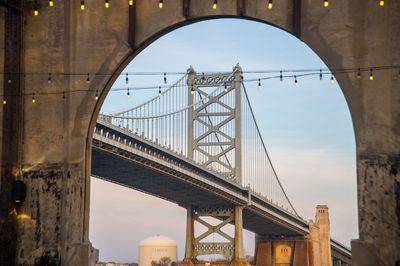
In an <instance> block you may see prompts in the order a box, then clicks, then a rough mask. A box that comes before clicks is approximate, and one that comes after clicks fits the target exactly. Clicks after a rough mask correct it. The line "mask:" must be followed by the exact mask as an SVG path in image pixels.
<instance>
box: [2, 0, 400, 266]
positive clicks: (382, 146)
mask: <svg viewBox="0 0 400 266" xmlns="http://www.w3.org/2000/svg"><path fill="white" fill-rule="evenodd" d="M135 2H136V7H134V8H132V7H131V8H129V7H128V5H127V2H125V1H118V2H117V1H116V2H112V3H111V5H112V6H111V8H110V9H109V10H105V9H104V3H103V2H102V1H90V2H89V3H88V4H87V5H88V7H87V8H86V10H85V11H82V12H81V11H79V3H80V1H79V0H71V1H64V2H63V3H62V6H60V7H57V6H56V8H49V7H47V6H44V5H43V6H40V8H39V9H40V10H39V12H40V16H39V17H34V16H33V14H32V12H31V11H32V10H33V3H28V4H27V5H26V6H24V12H23V16H24V19H25V27H24V29H23V46H22V47H23V62H22V65H23V66H24V67H23V69H24V70H25V71H26V72H39V73H48V72H50V71H52V72H69V73H82V75H75V76H74V75H70V76H67V77H59V78H56V79H55V80H54V82H53V83H52V84H47V77H46V78H43V76H40V75H37V76H27V77H25V79H24V82H23V83H24V84H25V87H24V88H25V89H24V92H25V93H26V94H28V93H33V92H36V93H37V95H40V93H49V92H54V91H58V92H59V93H61V92H62V91H66V92H70V91H73V90H77V89H80V90H81V91H80V92H79V93H78V92H76V93H75V92H74V93H67V97H66V99H65V100H62V99H61V97H60V94H47V95H43V96H41V97H40V98H39V99H38V104H37V105H36V106H33V105H31V104H29V101H30V98H29V97H28V98H27V97H22V96H20V98H17V99H19V101H20V102H22V105H23V107H22V110H23V120H22V122H21V123H22V125H23V127H22V129H20V130H21V132H20V133H21V134H18V136H16V135H15V132H14V131H13V129H12V128H11V126H10V128H9V129H8V127H9V126H8V124H5V123H4V122H3V125H2V126H3V137H4V139H7V136H9V137H10V138H13V139H16V141H17V142H18V143H19V142H21V143H23V145H22V146H21V150H22V154H23V156H22V158H21V159H20V160H19V162H18V164H19V165H21V168H22V170H23V174H22V179H23V180H24V182H25V183H26V184H27V188H28V195H27V199H26V203H24V204H22V205H21V207H20V208H19V210H18V211H19V212H20V213H27V214H29V215H30V217H31V218H32V219H33V220H34V221H35V223H32V224H31V225H27V224H26V222H25V221H20V220H18V219H17V218H15V221H17V223H16V224H17V229H16V230H17V233H18V237H17V238H16V243H17V246H18V247H17V250H16V256H15V257H16V261H17V264H24V263H25V264H27V265H33V264H34V263H35V261H39V262H40V261H48V260H51V261H53V260H54V261H55V262H57V263H59V264H62V265H85V264H87V261H88V254H89V253H90V244H89V240H88V230H87V229H88V209H89V208H88V207H89V194H90V184H89V178H90V145H91V143H90V141H91V134H92V128H93V125H94V122H95V119H96V117H97V114H98V112H99V110H100V107H101V104H102V101H103V100H104V98H105V96H106V94H107V91H108V90H109V88H110V87H111V85H112V83H113V81H114V80H115V79H116V77H117V76H116V74H115V73H119V72H121V71H122V69H123V68H124V67H125V66H126V65H127V63H128V62H129V61H130V60H131V59H132V58H133V57H134V56H135V55H136V54H137V53H138V52H139V51H141V50H142V49H144V48H145V47H146V46H147V45H148V44H149V43H151V42H152V41H154V40H155V39H156V38H157V37H159V36H161V35H163V34H165V33H166V32H168V31H171V30H173V29H174V28H176V27H179V26H182V25H185V24H189V23H193V22H195V21H199V20H204V19H210V18H218V17H237V18H246V19H252V20H257V21H261V22H264V23H268V24H272V25H274V26H276V27H279V28H281V29H283V30H286V31H288V32H291V33H293V32H297V33H300V39H301V40H302V41H304V42H305V43H306V44H307V45H309V47H311V48H312V49H313V50H314V51H315V52H316V53H317V54H318V55H319V56H320V57H321V58H322V59H323V61H324V62H325V63H326V64H327V65H328V67H330V68H331V69H335V68H358V67H369V66H372V65H374V66H379V65H400V52H399V51H398V43H399V42H400V34H399V33H400V30H399V29H400V28H399V27H398V25H400V2H396V1H392V2H390V3H388V4H387V5H386V6H385V8H384V9H383V8H380V7H379V6H378V5H377V3H376V1H375V0H368V1H365V0H354V1H346V0H340V1H334V3H332V4H331V5H330V7H329V8H323V7H322V4H320V5H319V4H316V3H315V1H314V0H301V1H300V0H282V1H279V2H278V1H277V2H276V3H274V4H275V6H274V9H273V10H272V11H266V9H265V2H264V1H257V0H250V1H245V0H221V1H220V4H219V8H218V9H217V10H212V9H211V4H212V1H208V0H201V1H200V0H199V1H197V0H196V1H187V0H168V1H165V8H164V9H162V10H159V9H158V8H157V1H140V0H139V1H135ZM135 9H136V11H135ZM0 18H1V23H2V25H3V23H4V21H7V19H6V16H5V15H4V13H2V14H0ZM6 34H8V33H6ZM1 38H4V36H1ZM1 43H3V42H1ZM3 57H7V54H6V55H5V56H3V55H1V59H2V60H1V61H3ZM43 59H45V60H43ZM87 72H90V73H97V74H96V75H95V76H94V77H93V78H92V79H91V82H90V84H87V83H86V75H85V74H84V73H87ZM105 73H106V74H105ZM109 73H114V74H112V75H109ZM46 75H47V74H46ZM337 80H338V82H339V83H340V85H341V88H342V89H343V93H344V95H345V97H346V100H347V102H348V106H349V109H350V112H351V115H352V119H353V124H354V129H355V134H356V143H357V168H358V198H359V229H360V240H359V241H358V242H354V245H353V248H354V249H353V251H354V256H355V262H356V263H358V264H355V265H369V264H365V263H364V264H363V261H362V260H363V259H365V258H367V259H366V260H367V261H368V263H371V262H372V264H371V265H380V264H382V265H394V263H395V262H396V261H397V260H400V253H399V252H400V251H399V249H398V247H399V246H400V225H399V221H400V214H399V208H400V207H399V204H398V202H400V198H399V197H400V196H399V195H400V193H399V192H398V191H399V190H400V188H399V187H400V154H399V150H400V128H399V122H398V121H399V119H400V105H399V104H398V99H399V97H400V92H399V90H398V84H399V83H400V77H399V76H398V74H397V72H395V71H384V72H380V73H379V78H377V79H376V80H379V83H377V82H376V83H371V82H370V81H368V80H367V79H361V80H358V79H356V77H355V76H354V75H351V74H343V75H340V76H337ZM82 88H83V89H82ZM2 89H3V91H4V92H7V90H8V87H7V86H3V87H2ZM96 91H97V92H98V93H100V95H101V99H100V100H99V101H97V102H96V101H94V100H93V98H94V93H95V92H96ZM16 97H17V96H16ZM41 102H44V103H46V104H39V103H41ZM5 114H6V116H7V117H8V118H7V119H8V120H7V119H6V118H3V121H10V119H11V120H12V119H13V118H15V119H17V120H18V121H21V119H22V118H21V117H19V116H17V115H18V114H9V113H5ZM3 146H4V145H3ZM4 147H5V146H4ZM10 152H14V153H15V151H7V150H4V148H2V154H3V158H7V156H8V155H9V154H10ZM2 167H3V169H4V171H6V172H7V171H8V172H11V171H10V169H9V166H5V165H4V164H2ZM10 176H11V175H10ZM2 189H3V188H2ZM38 191H41V193H38ZM1 192H2V193H3V192H4V191H1ZM28 202H29V203H28ZM38 213H39V214H40V215H38ZM371 250H372V251H371ZM359 254H369V256H370V257H369V258H368V257H367V256H366V255H359ZM6 264H9V263H8V262H7V263H6Z"/></svg>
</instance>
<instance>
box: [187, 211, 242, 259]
mask: <svg viewBox="0 0 400 266" xmlns="http://www.w3.org/2000/svg"><path fill="white" fill-rule="evenodd" d="M206 216H208V217H213V218H217V219H220V220H221V222H220V223H219V224H217V225H211V224H209V223H208V222H206V221H205V220H203V218H202V217H206ZM195 222H198V223H199V224H201V225H203V226H205V227H206V228H207V231H206V232H204V233H203V234H200V235H196V234H195ZM230 223H234V225H235V232H234V237H231V236H229V235H228V234H226V233H225V232H224V231H222V230H221V229H222V228H223V227H224V226H225V225H228V224H230ZM213 233H215V234H217V235H219V236H220V237H223V238H224V239H225V240H226V242H204V241H203V240H204V239H205V238H206V237H208V236H210V235H211V234H213ZM212 254H219V255H223V256H225V257H227V258H229V257H230V258H232V260H231V261H225V262H218V265H221V266H225V265H226V266H228V265H229V266H248V265H249V263H248V262H247V261H246V260H245V256H244V247H243V207H242V206H236V207H234V208H226V207H222V208H220V207H212V208H207V209H202V208H200V209H199V208H191V207H188V208H187V225H186V251H185V259H184V261H183V263H182V264H181V265H183V266H191V265H195V266H203V265H207V264H206V263H207V262H205V261H199V260H198V259H197V256H201V255H212Z"/></svg>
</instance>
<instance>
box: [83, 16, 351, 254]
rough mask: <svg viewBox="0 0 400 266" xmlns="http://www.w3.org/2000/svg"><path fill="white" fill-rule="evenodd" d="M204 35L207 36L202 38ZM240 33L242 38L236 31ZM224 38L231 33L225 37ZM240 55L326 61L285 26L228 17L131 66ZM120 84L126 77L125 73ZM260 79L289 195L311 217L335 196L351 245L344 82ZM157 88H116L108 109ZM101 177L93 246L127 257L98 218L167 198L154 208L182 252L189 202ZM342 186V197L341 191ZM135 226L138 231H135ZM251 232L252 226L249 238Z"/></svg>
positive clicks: (267, 128)
mask: <svg viewBox="0 0 400 266" xmlns="http://www.w3.org/2000/svg"><path fill="white" fill-rule="evenodd" d="M221 32H222V33H221ZM238 33H240V34H238ZM205 35H206V36H207V39H204V38H202V37H203V36H205ZM221 35H222V36H221ZM238 35H240V37H241V38H236V37H237V36H238ZM222 37H223V38H222ZM221 39H223V40H224V41H223V43H222V44H221V42H220V41H221ZM226 43H229V47H226V46H225V44H226ZM285 47H286V49H285ZM166 51H168V54H166ZM177 58H178V59H179V60H177ZM216 58H218V60H216ZM215 62H217V63H219V64H215ZM237 62H239V63H240V65H241V66H242V68H243V70H247V69H251V70H254V69H286V68H317V69H318V68H325V67H326V66H325V64H324V63H323V62H322V61H321V59H319V58H318V56H317V55H315V54H314V53H313V52H312V51H311V49H309V48H308V47H307V46H305V45H304V44H303V43H301V41H299V40H298V39H296V38H294V37H293V36H291V35H290V34H288V33H286V32H283V31H281V30H279V29H276V28H273V27H271V26H265V24H261V23H257V22H252V21H241V20H240V21H239V20H232V19H224V20H213V21H205V22H200V23H196V24H193V25H190V26H187V27H184V28H181V29H178V30H176V31H174V32H172V33H169V34H167V35H165V36H164V37H162V38H160V39H159V40H157V41H156V42H155V43H153V44H151V45H150V46H149V47H148V48H147V49H145V50H144V51H143V52H142V53H141V54H139V55H138V56H137V57H136V58H135V59H134V60H133V61H132V62H131V63H130V64H129V65H128V67H127V70H129V71H159V72H164V71H171V70H174V71H179V72H182V71H184V70H186V69H187V68H188V66H189V65H193V66H194V68H195V69H199V72H202V70H204V69H205V70H216V71H229V70H230V69H231V68H232V66H233V65H235V64H236V63H237ZM277 62H279V64H278V63H277ZM251 77H254V75H246V77H245V78H251ZM168 78H169V79H173V77H168ZM131 79H132V80H133V82H132V81H131V80H130V82H132V83H133V84H135V86H144V85H158V84H160V85H161V83H162V77H161V76H160V77H150V78H149V77H136V76H135V77H133V78H131ZM154 79H157V80H154ZM157 83H158V84H157ZM115 86H116V87H121V86H126V85H124V80H123V79H122V78H121V79H119V80H117V82H116V83H115ZM256 87H257V84H256V83H253V84H246V88H247V89H248V92H249V97H250V101H251V102H252V104H253V108H254V110H255V115H256V118H257V121H258V123H259V124H260V130H261V132H262V136H263V137H264V140H265V142H266V145H267V149H268V152H269V154H270V156H271V159H272V162H273V164H274V167H275V169H276V170H277V172H278V176H279V177H280V180H281V182H282V183H283V187H284V188H285V190H286V191H287V192H288V194H289V198H290V199H291V200H292V201H293V202H294V206H295V207H296V209H297V210H298V212H299V213H300V214H302V216H303V217H305V218H306V219H310V218H313V217H314V208H315V205H317V204H328V205H329V207H330V214H331V235H332V237H333V238H337V239H338V240H340V241H341V242H345V243H344V244H346V245H348V246H349V240H350V239H351V238H356V237H357V213H356V172H355V143H354V132H353V128H352V124H351V117H350V114H349V110H348V107H347V104H346V102H345V99H344V97H343V94H342V92H341V90H340V88H339V86H338V85H337V83H335V84H334V85H332V84H331V83H330V81H329V76H325V77H324V80H323V81H322V82H321V81H319V79H318V78H316V77H313V78H307V79H306V78H304V79H299V86H298V87H295V86H294V84H293V81H292V80H290V81H287V80H285V81H284V82H280V81H279V80H270V81H268V82H263V89H262V90H258V89H257V88H256ZM155 94H156V91H140V92H134V95H133V99H127V98H126V96H125V92H111V93H110V94H109V96H108V97H107V99H106V101H105V103H104V105H103V109H102V111H104V112H115V111H117V110H121V109H124V108H126V107H128V106H133V105H136V104H138V103H140V102H142V101H143V100H144V99H146V98H149V97H151V96H153V95H155ZM282 99H285V101H282ZM278 118H279V119H278ZM328 121H332V122H331V123H329V122H328ZM320 173H321V174H320ZM320 175H324V176H322V177H321V176H320ZM338 176H339V177H338ZM101 182H103V181H93V182H92V193H91V195H92V198H91V200H92V201H91V202H92V204H91V217H90V218H91V221H90V222H91V227H90V228H91V229H90V236H91V241H92V243H93V244H94V246H96V247H100V248H101V249H100V257H101V258H103V256H104V258H108V257H110V258H114V259H113V260H117V261H118V260H119V259H123V258H128V255H127V254H128V252H127V251H125V252H123V253H122V254H119V253H118V252H117V251H116V250H115V249H114V248H115V247H114V246H115V245H110V244H105V243H103V242H102V241H101V240H100V239H101V236H102V234H103V237H104V236H107V237H110V236H111V235H110V232H105V231H104V230H105V229H104V226H105V225H103V224H101V223H99V220H100V219H101V217H102V215H104V216H106V214H108V213H110V212H111V211H110V210H111V209H113V206H114V208H115V206H120V205H121V202H130V206H134V205H135V204H134V203H132V202H131V201H130V200H129V199H136V200H138V201H142V203H143V202H145V203H147V204H150V205H151V206H153V205H161V206H160V207H159V208H156V207H154V211H159V212H161V213H163V214H164V215H165V216H163V218H164V219H167V221H168V224H170V225H171V227H169V229H170V231H171V232H173V234H176V239H177V240H178V242H179V257H180V258H182V250H183V249H182V247H183V245H182V236H179V235H184V233H185V218H186V212H185V210H183V209H179V208H177V207H175V206H172V205H170V204H167V203H165V204H164V203H162V202H161V201H158V200H155V199H153V198H150V197H149V196H144V195H142V194H140V193H139V192H135V191H133V190H130V191H125V189H126V188H119V187H116V186H115V185H112V184H111V183H107V184H106V185H105V186H103V185H104V184H102V183H101ZM110 191H113V192H114V193H111V194H110V195H109V197H110V198H112V201H111V202H110V201H107V202H104V201H102V200H101V199H100V198H99V197H98V194H99V193H106V192H110ZM125 193H127V194H126V195H125ZM339 193H341V195H340V197H339V196H338V195H337V194H339ZM115 194H117V197H116V198H115ZM128 195H129V196H128ZM304 195H307V196H306V197H305V196H304ZM118 197H122V198H123V199H124V201H123V200H122V199H120V198H118ZM124 197H126V198H124ZM113 201H114V203H113ZM318 201H321V202H318ZM139 203H140V202H138V203H137V206H135V212H139V213H141V215H144V216H145V215H148V219H155V218H154V217H157V216H154V213H150V212H149V210H148V209H143V205H142V204H139ZM112 204H114V205H112ZM116 204H117V205H116ZM100 205H101V206H100ZM126 207H127V206H125V208H126ZM167 210H168V211H170V212H171V213H172V214H174V215H176V217H175V218H176V219H171V217H169V215H167V214H165V213H166V211H167ZM113 211H116V210H113ZM182 213H183V217H184V218H182ZM120 215H121V214H120ZM131 215H133V216H134V213H129V214H126V219H127V220H128V221H130V223H129V224H130V225H132V224H135V222H138V219H133V220H132V219H130V218H131ZM106 217H107V216H106ZM172 218H173V217H172ZM182 220H183V221H182ZM152 222H154V221H152ZM182 224H183V227H182ZM150 225H153V226H158V227H160V224H159V223H150V224H149V223H148V222H141V223H137V224H136V225H135V226H137V228H136V231H140V232H139V233H138V232H136V235H137V237H136V236H134V237H133V238H134V239H137V238H138V237H139V235H141V234H143V233H145V232H146V233H148V235H147V236H150V235H153V234H151V231H150V230H151V227H150ZM173 225H175V226H176V228H174V226H173ZM178 225H179V226H178ZM124 226H125V227H123V228H125V230H126V228H127V227H129V225H128V224H125V225H124ZM172 229H173V230H172ZM100 231H103V232H100ZM129 232H130V231H129ZM114 233H115V232H114ZM130 233H131V234H132V235H133V234H135V231H132V232H130ZM160 233H161V234H165V233H163V232H160ZM118 234H119V233H118ZM118 234H117V235H118ZM154 234H156V233H154ZM170 236H171V235H170ZM172 237H174V236H173V235H172ZM251 237H252V236H251V234H250V235H248V236H247V238H246V239H249V238H251ZM115 241H117V240H115ZM135 241H136V240H135ZM117 242H118V241H117ZM125 242H126V241H125ZM96 243H99V245H96ZM248 246H251V245H248ZM107 248H108V250H107ZM103 249H104V250H103ZM102 252H105V255H102ZM109 253H110V254H109ZM114 256H115V257H114ZM136 256H137V254H136Z"/></svg>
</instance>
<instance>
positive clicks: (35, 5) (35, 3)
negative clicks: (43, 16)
mask: <svg viewBox="0 0 400 266" xmlns="http://www.w3.org/2000/svg"><path fill="white" fill-rule="evenodd" d="M33 15H34V16H35V17H37V16H39V9H38V1H37V0H35V2H34V5H33Z"/></svg>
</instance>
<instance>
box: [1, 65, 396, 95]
mask: <svg viewBox="0 0 400 266" xmlns="http://www.w3.org/2000/svg"><path fill="white" fill-rule="evenodd" d="M376 70H380V71H383V70H391V71H393V70H394V71H395V72H394V74H397V73H398V75H399V78H400V66H399V65H387V66H372V67H370V68H343V69H332V71H331V77H330V80H331V82H332V83H336V78H335V76H334V74H336V73H338V74H351V73H356V76H355V77H357V79H360V78H361V74H362V72H366V71H370V75H369V80H371V81H372V80H375V77H374V73H373V72H374V71H376ZM284 71H285V72H289V73H293V74H296V76H294V75H287V76H283V72H284ZM325 71H327V70H324V69H291V70H257V71H256V70H252V71H244V72H243V71H241V72H240V74H241V79H242V80H241V82H258V84H259V85H261V87H262V83H261V82H262V81H263V80H272V79H278V78H279V79H280V80H281V81H282V80H283V78H284V77H290V78H292V77H294V79H295V83H296V85H298V83H299V81H298V79H297V78H298V77H299V78H300V77H311V76H318V75H319V76H320V77H321V74H322V75H325V73H326V72H325ZM224 73H225V72H224ZM243 73H251V74H254V73H258V74H260V73H265V74H272V73H279V76H274V75H270V76H266V77H262V78H260V77H258V78H253V79H243V76H242V74H243ZM392 73H393V72H392ZM123 74H124V75H128V76H129V75H164V77H165V76H166V75H168V74H171V75H178V74H187V72H161V73H160V72H125V73H123ZM123 74H121V75H123ZM0 75H3V76H5V77H8V78H7V79H6V80H7V82H8V83H9V84H11V83H12V82H14V81H13V80H12V75H23V76H26V75H46V77H47V79H45V80H46V81H47V82H48V83H52V82H53V80H52V79H53V76H54V75H56V76H57V75H63V76H83V75H87V79H86V81H87V82H88V83H90V82H91V77H90V75H95V76H96V75H102V76H113V75H114V74H111V73H110V74H108V73H89V72H88V73H86V74H84V73H57V72H56V73H54V72H53V73H52V72H48V73H34V72H24V73H4V72H3V73H2V72H0ZM200 79H201V81H202V82H203V81H205V80H206V76H205V72H202V75H200ZM222 85H223V86H224V90H225V89H226V90H227V91H229V88H227V87H226V86H225V85H226V84H225V82H224V84H222ZM192 86H193V85H192ZM160 87H161V88H163V86H158V85H157V86H147V87H136V88H134V89H135V90H147V89H154V90H156V89H160ZM130 89H132V88H130ZM125 90H126V87H124V88H115V87H114V88H113V89H112V90H111V91H125ZM87 91H94V89H93V90H90V89H89V90H88V89H85V88H80V89H75V90H69V91H67V92H63V91H59V92H54V91H53V92H42V93H35V96H34V97H36V96H38V95H62V96H63V98H64V95H65V93H74V92H87ZM96 92H98V91H97V90H96ZM194 92H195V90H194V89H193V87H192V94H193V93H194ZM23 95H25V96H31V95H32V94H31V93H27V94H23ZM0 97H3V98H4V97H5V95H4V94H0ZM36 100H37V99H35V101H36Z"/></svg>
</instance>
